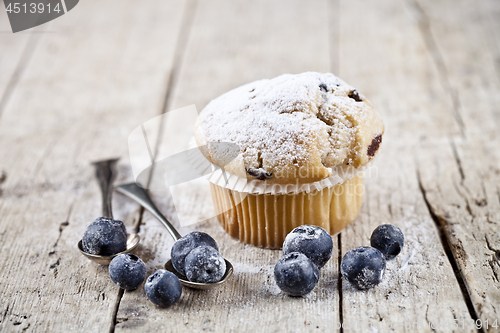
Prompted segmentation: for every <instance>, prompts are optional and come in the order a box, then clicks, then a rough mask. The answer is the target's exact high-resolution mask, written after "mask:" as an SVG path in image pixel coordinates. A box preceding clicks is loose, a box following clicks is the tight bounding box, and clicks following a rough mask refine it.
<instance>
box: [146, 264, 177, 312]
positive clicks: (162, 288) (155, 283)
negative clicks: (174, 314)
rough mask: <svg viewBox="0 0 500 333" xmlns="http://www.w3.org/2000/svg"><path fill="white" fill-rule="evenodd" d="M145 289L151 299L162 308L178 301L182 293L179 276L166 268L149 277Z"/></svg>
mask: <svg viewBox="0 0 500 333" xmlns="http://www.w3.org/2000/svg"><path fill="white" fill-rule="evenodd" d="M144 290H145V291H146V296H147V297H148V298H149V300H150V301H151V302H153V303H154V304H156V305H158V306H159V307H162V308H166V307H167V306H170V305H172V304H174V303H175V302H177V301H178V300H179V298H181V294H182V287H181V282H180V281H179V278H178V277H177V276H175V275H174V273H171V272H169V271H167V270H164V269H159V270H157V271H156V272H154V273H153V274H151V275H150V276H149V277H148V279H147V280H146V284H145V285H144Z"/></svg>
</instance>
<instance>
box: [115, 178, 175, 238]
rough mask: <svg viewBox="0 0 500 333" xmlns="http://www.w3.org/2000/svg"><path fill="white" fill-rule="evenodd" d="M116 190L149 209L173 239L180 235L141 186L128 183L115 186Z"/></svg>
mask: <svg viewBox="0 0 500 333" xmlns="http://www.w3.org/2000/svg"><path fill="white" fill-rule="evenodd" d="M116 190H117V191H118V192H120V193H121V194H124V195H126V196H128V197H129V198H132V199H134V200H135V201H137V203H139V204H140V205H141V206H142V207H144V208H146V209H147V210H149V212H150V213H151V214H153V215H154V216H155V217H156V218H157V219H158V220H160V222H161V223H162V224H163V225H164V226H165V228H167V230H168V232H169V233H170V235H171V236H172V237H173V238H174V240H175V241H178V240H179V239H180V238H181V237H182V236H181V234H179V232H178V231H177V230H175V228H174V226H173V225H172V223H170V222H169V221H168V220H167V218H166V217H165V216H163V214H162V213H161V212H160V211H159V210H158V208H156V206H155V204H154V203H153V201H152V200H151V197H150V196H149V194H148V193H147V192H146V190H144V189H143V188H142V187H140V186H138V185H137V184H136V183H129V184H122V185H118V186H116Z"/></svg>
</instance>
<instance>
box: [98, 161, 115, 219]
mask: <svg viewBox="0 0 500 333" xmlns="http://www.w3.org/2000/svg"><path fill="white" fill-rule="evenodd" d="M117 161H118V158H115V159H110V160H104V161H97V162H93V163H92V164H93V165H94V167H95V175H96V177H97V181H98V182H99V187H100V188H101V194H102V216H104V217H109V218H113V211H112V210H111V194H112V191H111V188H112V185H113V181H114V180H115V176H116V172H115V166H116V162H117Z"/></svg>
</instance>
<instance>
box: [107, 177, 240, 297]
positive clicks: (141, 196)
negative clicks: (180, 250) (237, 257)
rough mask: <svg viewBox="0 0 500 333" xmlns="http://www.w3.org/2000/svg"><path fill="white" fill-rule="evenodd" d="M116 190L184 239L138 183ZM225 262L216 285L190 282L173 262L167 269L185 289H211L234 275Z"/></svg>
mask: <svg viewBox="0 0 500 333" xmlns="http://www.w3.org/2000/svg"><path fill="white" fill-rule="evenodd" d="M116 190H117V191H118V192H120V193H122V194H124V195H126V196H128V197H130V198H132V199H134V200H135V201H136V202H137V203H139V204H140V205H141V206H143V207H144V208H146V209H147V210H148V211H149V212H151V214H153V215H154V216H155V217H156V218H157V219H158V220H160V222H161V223H162V224H163V226H165V228H167V230H168V232H169V233H170V235H171V236H172V238H173V239H174V240H175V241H178V240H179V239H180V238H181V237H182V236H181V235H180V234H179V232H178V231H177V230H175V228H174V226H173V225H172V224H171V223H170V222H169V221H168V220H167V218H166V217H165V216H163V214H162V213H161V212H160V211H159V210H158V208H156V206H155V204H154V203H153V201H152V200H151V198H150V196H149V195H148V193H147V192H146V191H145V190H144V189H143V188H142V187H140V186H138V185H137V184H136V183H130V184H122V185H118V186H117V187H116ZM224 260H225V261H226V272H225V273H224V276H223V277H222V280H220V281H219V282H216V283H198V282H191V281H189V280H188V279H187V278H186V277H185V276H184V275H183V274H180V273H179V272H177V271H176V270H175V269H174V267H173V266H172V260H169V261H167V263H166V264H165V269H166V270H168V271H170V272H172V273H174V274H175V275H176V276H177V277H178V278H179V280H180V281H181V284H182V285H183V286H185V287H190V288H195V289H211V288H213V287H217V286H220V285H221V284H224V283H225V282H226V281H227V280H228V279H229V277H230V276H231V275H232V274H233V265H231V263H230V262H229V261H227V260H226V259H224Z"/></svg>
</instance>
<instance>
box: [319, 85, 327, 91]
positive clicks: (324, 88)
mask: <svg viewBox="0 0 500 333" xmlns="http://www.w3.org/2000/svg"><path fill="white" fill-rule="evenodd" d="M319 89H321V90H322V91H324V92H327V91H328V88H327V87H326V84H324V83H322V84H320V85H319Z"/></svg>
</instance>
